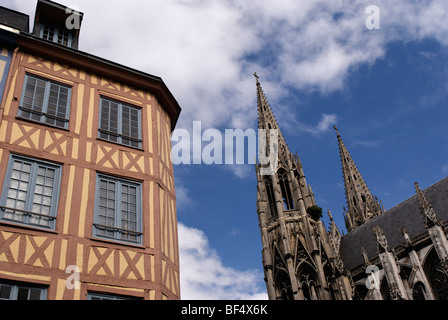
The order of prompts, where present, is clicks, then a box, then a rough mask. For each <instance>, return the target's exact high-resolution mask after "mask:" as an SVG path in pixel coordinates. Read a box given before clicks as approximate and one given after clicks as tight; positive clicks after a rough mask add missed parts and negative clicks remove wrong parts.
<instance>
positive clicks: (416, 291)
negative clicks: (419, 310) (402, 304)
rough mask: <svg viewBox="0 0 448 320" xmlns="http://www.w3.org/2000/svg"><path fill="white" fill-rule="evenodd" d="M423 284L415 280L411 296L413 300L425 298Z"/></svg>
mask: <svg viewBox="0 0 448 320" xmlns="http://www.w3.org/2000/svg"><path fill="white" fill-rule="evenodd" d="M425 292H426V291H425V286H424V285H423V283H421V282H417V283H416V284H415V285H414V287H413V288H412V298H413V299H414V300H426V299H425Z"/></svg>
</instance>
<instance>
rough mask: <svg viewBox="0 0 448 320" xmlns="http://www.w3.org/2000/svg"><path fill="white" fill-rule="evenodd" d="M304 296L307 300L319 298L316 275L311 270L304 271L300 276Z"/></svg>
mask: <svg viewBox="0 0 448 320" xmlns="http://www.w3.org/2000/svg"><path fill="white" fill-rule="evenodd" d="M300 284H301V285H302V292H303V297H304V299H305V300H319V294H318V291H317V283H316V277H315V275H314V274H312V273H311V272H310V271H308V270H306V271H304V272H303V273H302V274H301V276H300Z"/></svg>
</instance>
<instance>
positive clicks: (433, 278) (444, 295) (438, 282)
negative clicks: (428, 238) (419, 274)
mask: <svg viewBox="0 0 448 320" xmlns="http://www.w3.org/2000/svg"><path fill="white" fill-rule="evenodd" d="M426 261H427V262H426V263H425V273H426V275H427V276H428V278H429V281H430V283H431V286H432V288H433V291H434V293H435V295H436V297H437V298H438V299H439V300H448V278H447V276H446V274H445V272H444V271H443V267H442V264H441V263H440V259H439V257H438V255H437V252H436V250H435V249H432V250H431V252H430V253H429V255H428V257H427V258H426Z"/></svg>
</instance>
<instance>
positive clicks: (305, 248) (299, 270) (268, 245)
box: [254, 74, 352, 300]
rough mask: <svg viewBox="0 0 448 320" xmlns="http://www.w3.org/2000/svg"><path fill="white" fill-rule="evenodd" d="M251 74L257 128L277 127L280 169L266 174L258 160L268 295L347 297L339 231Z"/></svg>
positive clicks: (288, 297)
mask: <svg viewBox="0 0 448 320" xmlns="http://www.w3.org/2000/svg"><path fill="white" fill-rule="evenodd" d="M254 76H255V77H256V84H257V102H258V128H259V129H266V130H278V162H279V163H278V170H277V171H276V172H275V173H274V174H272V175H265V174H263V173H262V170H261V169H262V165H261V164H257V165H256V173H257V212H258V218H259V225H260V231H261V238H262V244H263V250H262V256H263V266H264V272H265V281H266V286H267V291H268V296H269V299H271V300H275V299H279V300H281V299H288V300H332V299H334V300H336V299H337V300H346V299H351V298H352V287H351V283H350V280H349V279H350V277H349V275H348V273H347V271H346V270H345V268H344V266H343V263H342V261H341V257H340V256H339V250H338V248H339V241H340V233H339V231H338V230H336V229H337V228H336V229H335V226H332V227H333V228H332V232H330V233H328V234H327V231H326V229H325V226H324V225H323V223H322V221H321V212H322V210H321V209H320V208H319V207H317V205H316V201H315V198H314V194H313V191H312V189H311V187H310V186H309V185H308V184H307V182H306V180H305V175H304V172H303V167H302V164H301V162H300V159H299V156H298V155H297V153H296V154H292V153H291V152H290V150H289V148H288V146H287V144H286V141H285V139H284V137H283V135H282V133H281V131H280V129H279V126H278V123H277V120H276V119H275V117H274V114H273V113H272V110H271V108H270V106H269V103H268V101H267V99H266V97H265V95H264V93H263V90H262V88H261V85H260V82H259V81H258V76H257V75H256V74H254ZM267 145H269V144H267Z"/></svg>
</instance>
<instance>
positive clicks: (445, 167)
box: [442, 163, 448, 173]
mask: <svg viewBox="0 0 448 320" xmlns="http://www.w3.org/2000/svg"><path fill="white" fill-rule="evenodd" d="M442 173H448V163H447V164H445V165H443V166H442Z"/></svg>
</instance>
